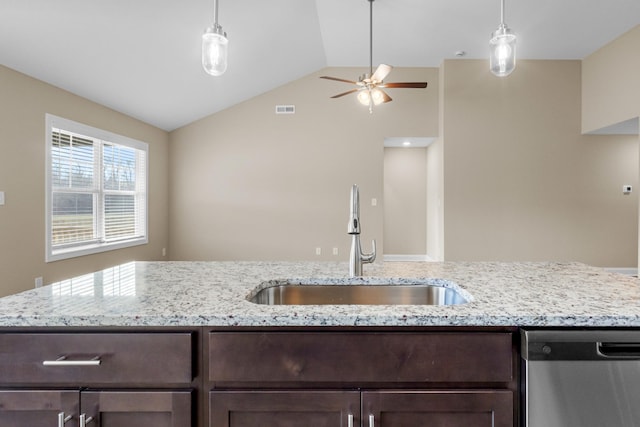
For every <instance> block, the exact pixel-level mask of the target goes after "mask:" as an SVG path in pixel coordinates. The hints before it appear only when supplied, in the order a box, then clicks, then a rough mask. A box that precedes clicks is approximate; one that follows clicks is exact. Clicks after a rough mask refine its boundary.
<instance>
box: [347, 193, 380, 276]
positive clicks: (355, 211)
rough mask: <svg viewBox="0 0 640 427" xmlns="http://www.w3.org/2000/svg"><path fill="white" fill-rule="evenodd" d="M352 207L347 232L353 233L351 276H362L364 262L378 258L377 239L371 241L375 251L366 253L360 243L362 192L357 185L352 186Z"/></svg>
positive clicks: (350, 258)
mask: <svg viewBox="0 0 640 427" xmlns="http://www.w3.org/2000/svg"><path fill="white" fill-rule="evenodd" d="M350 205H351V208H350V212H349V224H348V225H347V233H348V234H350V235H351V251H350V253H349V276H350V277H359V276H362V264H369V263H372V262H373V261H375V259H376V241H375V240H372V241H371V246H372V250H373V252H371V253H370V254H365V253H363V252H362V246H361V244H360V194H359V190H358V186H357V185H355V184H354V185H353V186H352V187H351V204H350Z"/></svg>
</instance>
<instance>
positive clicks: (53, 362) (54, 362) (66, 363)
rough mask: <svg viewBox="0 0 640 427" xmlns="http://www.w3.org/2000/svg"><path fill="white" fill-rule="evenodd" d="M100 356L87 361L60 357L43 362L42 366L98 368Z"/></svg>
mask: <svg viewBox="0 0 640 427" xmlns="http://www.w3.org/2000/svg"><path fill="white" fill-rule="evenodd" d="M100 363H101V362H100V356H96V357H94V358H93V359H89V360H67V356H60V357H58V358H57V359H56V360H43V361H42V364H43V365H44V366H100Z"/></svg>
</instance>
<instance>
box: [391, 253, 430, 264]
mask: <svg viewBox="0 0 640 427" xmlns="http://www.w3.org/2000/svg"><path fill="white" fill-rule="evenodd" d="M382 259H383V261H385V262H387V261H390V262H393V261H408V262H430V261H435V260H434V259H433V258H431V257H430V256H429V255H393V254H384V255H383V256H382Z"/></svg>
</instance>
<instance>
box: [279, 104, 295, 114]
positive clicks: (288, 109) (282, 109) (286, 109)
mask: <svg viewBox="0 0 640 427" xmlns="http://www.w3.org/2000/svg"><path fill="white" fill-rule="evenodd" d="M295 113H296V106H295V105H276V114H295Z"/></svg>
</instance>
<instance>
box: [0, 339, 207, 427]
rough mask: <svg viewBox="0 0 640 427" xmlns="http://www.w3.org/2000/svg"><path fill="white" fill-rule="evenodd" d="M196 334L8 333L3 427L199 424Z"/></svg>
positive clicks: (2, 352)
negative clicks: (195, 350) (195, 396)
mask: <svg viewBox="0 0 640 427" xmlns="http://www.w3.org/2000/svg"><path fill="white" fill-rule="evenodd" d="M194 334H195V332H160V333H146V332H119V333H104V332H89V333H86V332H77V333H57V332H55V333H30V332H29V333H2V334H0V426H2V427H27V426H28V427H39V426H43V427H45V426H46V427H53V426H58V427H129V426H136V427H191V426H195V425H196V419H194V418H197V417H194V416H193V415H194V414H196V413H197V412H196V411H194V408H195V406H194V405H195V404H196V401H195V399H194V397H193V396H194V395H195V393H194V389H195V388H197V387H198V381H197V380H196V378H195V377H196V374H195V369H194V366H193V364H194V360H197V357H194V356H196V355H195V354H194V349H197V347H196V346H195V345H194V344H195V343H196V338H197V336H194Z"/></svg>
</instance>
